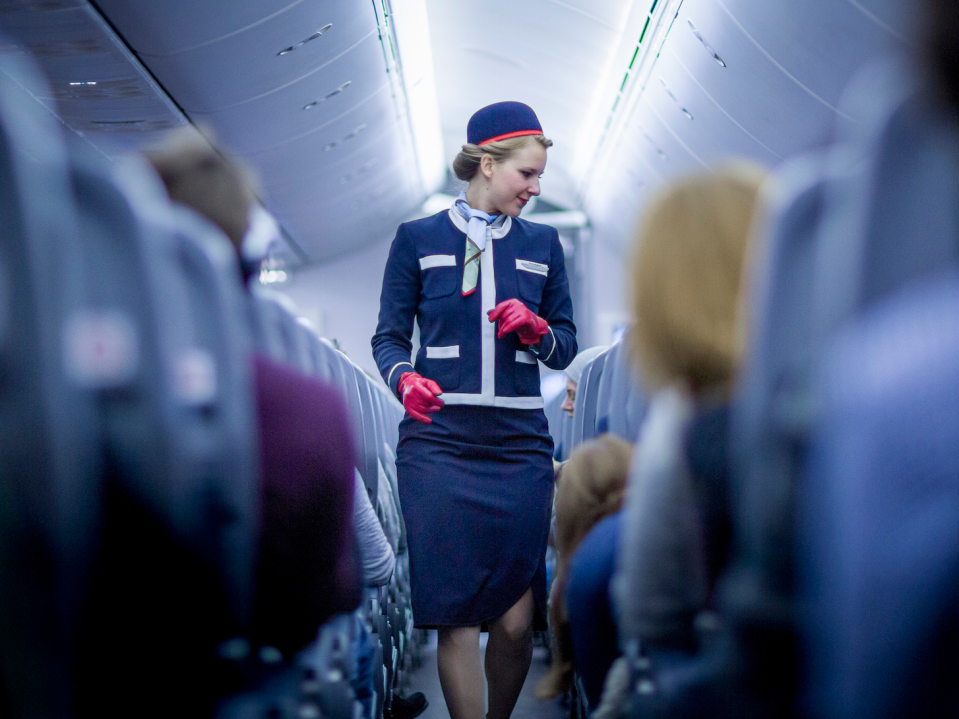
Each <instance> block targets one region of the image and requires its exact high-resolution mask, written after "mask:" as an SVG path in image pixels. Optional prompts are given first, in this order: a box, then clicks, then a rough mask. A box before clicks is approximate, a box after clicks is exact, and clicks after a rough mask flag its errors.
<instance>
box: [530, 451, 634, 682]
mask: <svg viewBox="0 0 959 719" xmlns="http://www.w3.org/2000/svg"><path fill="white" fill-rule="evenodd" d="M632 456H633V445H631V444H630V443H629V442H627V441H626V440H625V439H621V438H620V437H617V436H615V435H612V434H601V435H600V436H599V437H597V438H596V439H594V440H590V441H589V442H584V443H583V444H581V445H580V446H579V447H577V448H576V449H575V450H573V454H572V455H571V456H570V458H569V461H568V462H566V464H564V465H563V469H562V470H561V471H560V473H559V477H558V478H557V488H556V549H557V551H558V552H559V560H558V561H557V563H556V574H555V576H554V578H553V588H552V590H551V592H550V597H549V628H550V632H552V633H553V645H552V649H553V662H552V665H551V666H550V669H549V672H548V673H547V674H546V676H544V677H543V678H542V679H541V680H540V682H539V684H538V685H537V686H536V696H537V697H539V698H540V699H553V698H555V697H557V696H559V695H560V694H562V693H563V692H564V691H565V690H566V689H568V688H569V687H570V685H571V683H572V677H573V662H572V657H573V653H572V645H571V638H570V634H569V620H568V615H567V611H566V583H567V578H568V576H569V565H570V561H571V560H572V558H573V555H574V554H575V553H576V549H577V548H578V547H579V545H580V544H581V543H582V541H583V539H585V538H586V535H587V534H589V532H590V530H591V529H592V528H593V527H595V526H596V524H597V522H599V521H600V520H601V519H604V518H605V517H608V516H610V515H612V514H616V512H618V511H619V510H620V509H621V508H622V506H623V498H624V495H625V492H626V480H627V477H628V476H629V463H630V461H631V460H632Z"/></svg>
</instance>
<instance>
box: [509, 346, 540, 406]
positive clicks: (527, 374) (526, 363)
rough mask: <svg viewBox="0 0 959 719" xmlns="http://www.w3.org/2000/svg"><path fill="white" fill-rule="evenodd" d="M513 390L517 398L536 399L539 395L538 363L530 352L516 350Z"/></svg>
mask: <svg viewBox="0 0 959 719" xmlns="http://www.w3.org/2000/svg"><path fill="white" fill-rule="evenodd" d="M513 389H514V390H515V391H516V395H517V396H518V397H536V396H537V395H538V394H539V392H540V390H539V363H538V362H537V361H536V356H535V355H534V354H533V353H532V352H528V351H527V350H516V364H515V366H514V368H513Z"/></svg>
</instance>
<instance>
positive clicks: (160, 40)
mask: <svg viewBox="0 0 959 719" xmlns="http://www.w3.org/2000/svg"><path fill="white" fill-rule="evenodd" d="M411 2H412V0H336V2H332V1H330V0H325V1H323V2H319V1H318V0H295V1H292V2H291V0H282V2H277V1H276V0H243V1H242V2H239V1H237V0H201V1H197V0H97V1H96V2H95V3H90V2H87V1H86V0H4V2H2V3H0V31H2V32H3V33H4V34H5V35H7V36H8V38H10V39H9V40H8V41H6V42H5V43H3V44H2V45H0V52H3V53H23V52H30V53H31V54H33V55H34V56H35V57H37V59H38V60H39V62H40V64H41V66H42V67H43V69H44V70H45V71H46V73H47V74H48V76H49V78H50V81H51V85H50V89H49V90H46V89H44V88H27V89H28V90H30V91H31V92H32V93H33V94H34V96H35V97H36V98H37V99H38V100H39V101H40V102H42V103H43V104H45V105H46V106H47V107H49V108H50V109H51V111H53V112H56V113H57V114H58V115H59V117H60V118H61V119H62V120H63V121H64V123H65V124H66V125H68V126H69V127H71V128H72V129H73V130H74V131H75V132H77V134H79V135H81V136H82V137H84V138H85V139H86V141H87V142H89V143H90V144H91V145H93V146H94V147H96V148H97V149H99V150H100V151H102V152H104V153H105V154H107V155H112V154H115V153H117V152H121V151H124V150H129V149H134V148H143V147H147V146H150V145H151V144H155V142H156V141H157V139H158V138H159V137H160V136H161V135H162V134H163V133H164V132H166V131H167V130H169V129H172V128H184V127H186V128H189V127H191V126H194V125H195V126H198V127H200V128H201V129H202V128H210V129H212V131H213V133H214V137H215V141H216V142H217V143H218V145H219V146H220V147H221V148H222V149H223V150H224V151H227V152H231V153H235V154H236V155H237V156H238V157H240V158H242V159H243V160H245V161H246V162H247V163H249V164H250V165H251V166H252V167H253V168H254V169H255V170H256V171H257V173H258V174H259V176H260V178H261V182H262V189H263V200H264V202H265V204H266V206H267V207H268V208H269V209H270V210H271V211H272V212H273V213H274V215H275V216H276V217H277V219H278V220H279V221H280V223H281V225H282V226H283V228H284V230H285V231H286V233H287V234H288V236H289V240H290V246H291V248H293V251H294V255H291V258H290V259H293V258H295V259H296V260H297V261H301V262H320V261H325V260H329V259H331V258H334V257H336V256H339V255H343V254H347V253H350V252H353V251H356V250H358V249H360V248H362V247H364V246H366V245H368V244H369V243H371V242H374V241H376V240H379V239H383V238H384V237H385V236H389V235H390V234H392V232H393V230H394V229H395V226H396V224H398V223H399V222H401V221H402V220H403V219H405V218H407V217H408V216H409V213H410V211H411V210H413V209H414V208H415V207H417V206H418V205H419V204H420V203H421V202H422V200H423V199H424V196H425V194H426V190H427V189H431V188H426V187H425V186H424V185H425V184H427V183H426V181H424V180H422V179H421V177H420V172H422V168H421V167H420V168H418V166H417V162H418V157H419V158H420V159H422V153H420V154H419V155H418V154H417V153H416V151H415V149H414V148H415V147H416V138H414V136H413V132H412V130H413V129H414V128H412V126H411V122H412V120H411V119H410V118H411V117H412V115H411V114H410V112H409V108H410V107H411V106H410V105H409V104H408V99H407V95H406V92H407V90H408V89H410V88H407V87H406V86H405V85H404V82H405V80H404V77H403V72H402V63H401V60H402V56H403V46H402V45H399V46H395V45H394V41H395V39H396V36H395V34H393V33H395V28H394V27H393V17H392V15H391V13H393V12H394V10H393V9H391V7H392V8H395V9H396V12H398V13H402V11H403V9H404V7H406V8H407V9H408V8H409V7H410V3H411ZM425 3H426V8H427V10H428V19H429V39H430V43H429V44H430V46H431V51H432V65H433V74H434V75H435V85H436V101H437V103H438V112H439V123H440V126H441V130H442V144H443V147H444V150H445V156H446V162H447V163H449V162H451V161H452V159H453V157H455V155H456V153H457V152H458V151H459V148H460V146H461V145H462V143H463V142H464V141H465V134H466V124H467V121H468V119H469V117H470V115H471V114H472V113H473V112H475V111H476V110H477V109H478V108H480V107H482V106H484V105H487V104H489V103H492V102H497V101H501V100H519V101H522V102H526V103H528V104H529V105H531V106H532V107H533V108H534V109H535V110H536V112H537V114H538V115H539V117H540V120H541V122H542V124H543V127H544V130H545V132H546V134H547V136H549V137H550V138H552V139H553V140H554V142H555V146H554V147H553V148H552V149H551V150H550V152H549V164H548V166H547V170H546V174H545V176H544V178H543V182H542V188H543V197H544V199H546V200H548V201H549V202H551V203H552V204H554V205H556V206H559V207H565V208H580V209H584V210H585V211H586V212H587V214H588V215H589V217H590V221H591V223H592V227H593V234H594V236H595V237H596V238H597V239H598V240H599V241H601V242H606V243H609V244H610V245H611V246H612V247H613V248H615V249H618V250H622V249H623V248H624V247H625V246H626V244H627V242H628V239H629V237H630V236H631V234H632V232H633V228H634V226H635V223H636V220H637V218H638V216H639V214H640V213H641V211H642V207H643V203H644V202H645V201H646V198H648V197H649V195H650V193H651V192H652V191H653V190H655V188H656V187H657V186H658V185H660V184H661V183H663V182H665V181H667V180H668V179H669V178H671V177H675V176H677V175H679V174H682V173H686V172H689V171H693V170H696V169H706V170H709V169H713V168H715V167H716V166H717V165H718V164H720V163H722V162H723V161H725V160H726V159H727V158H729V157H744V158H749V159H752V160H755V161H757V162H760V163H763V164H764V165H767V166H773V165H776V164H778V163H781V162H784V161H789V158H790V157H791V156H793V155H795V154H796V153H800V152H803V151H805V150H808V149H810V148H812V147H815V146H816V145H819V144H821V143H823V142H825V141H826V140H827V139H828V138H829V137H830V134H831V133H832V132H834V131H835V130H836V129H837V128H838V129H842V128H843V127H844V126H851V125H853V124H854V123H855V122H856V116H855V115H856V112H855V107H853V108H851V109H848V108H847V109H846V110H844V111H840V110H839V109H838V108H839V107H840V104H841V98H842V94H843V88H844V87H845V86H846V84H847V83H848V81H849V80H850V78H851V77H852V76H853V75H854V74H855V72H856V70H857V69H858V68H859V67H860V66H862V64H863V63H865V62H866V61H867V60H869V59H870V58H874V57H876V56H878V55H881V54H883V53H888V52H889V51H896V50H900V49H902V48H903V47H905V46H906V45H907V44H908V38H909V37H910V35H911V33H910V31H909V27H910V22H909V21H910V19H911V17H910V10H911V8H910V6H909V4H907V3H905V2H903V0H801V1H797V0H524V1H523V2H515V1H514V2H508V1H507V0H482V1H481V0H425ZM402 17H403V16H402V15H400V16H398V17H397V22H400V23H401V25H402ZM407 17H419V16H417V15H415V13H414V14H413V15H408V16H407ZM410 22H413V21H412V20H411V21H410ZM421 24H422V23H421V21H420V25H421ZM407 49H409V46H407ZM418 50H419V48H413V53H412V54H410V55H408V59H410V60H411V65H410V67H412V66H413V59H414V57H413V56H414V55H416V53H417V51H418ZM428 56H429V55H428V54H426V55H425V56H424V55H422V53H420V54H419V55H417V56H416V58H415V60H416V61H417V62H419V67H420V68H422V67H423V62H424V57H426V58H428ZM427 65H428V61H427ZM418 72H420V73H422V72H423V70H422V69H420V70H419V71H418ZM421 79H422V74H420V75H418V76H417V78H416V79H415V80H414V81H413V82H412V84H411V86H410V87H411V88H413V89H415V88H417V87H419V91H420V92H421V91H422V88H423V87H424V86H421V85H420V84H419V83H420V81H421ZM844 107H845V106H844ZM434 115H435V113H434ZM417 132H419V133H420V135H417V137H422V128H420V129H419V130H417ZM434 134H435V133H434ZM437 163H438V160H437Z"/></svg>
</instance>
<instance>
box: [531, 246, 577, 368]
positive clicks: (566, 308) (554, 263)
mask: <svg viewBox="0 0 959 719" xmlns="http://www.w3.org/2000/svg"><path fill="white" fill-rule="evenodd" d="M539 316H540V317H542V318H543V319H544V320H546V322H547V324H548V325H549V328H548V331H547V332H546V334H545V335H543V339H542V340H541V341H540V343H539V345H536V346H534V347H533V349H534V350H535V353H536V354H537V355H538V357H539V361H540V362H542V363H543V364H544V365H546V366H547V367H549V368H550V369H555V370H563V369H566V367H568V366H569V363H570V362H572V361H573V358H574V357H575V356H576V352H577V349H578V348H577V345H576V325H575V324H573V301H572V299H571V298H570V296H569V282H568V280H567V278H566V258H565V256H564V254H563V245H562V244H561V243H560V241H559V234H558V233H557V232H555V231H554V232H553V239H552V241H551V247H550V259H549V274H548V275H547V277H546V287H544V288H543V300H542V302H540V305H539Z"/></svg>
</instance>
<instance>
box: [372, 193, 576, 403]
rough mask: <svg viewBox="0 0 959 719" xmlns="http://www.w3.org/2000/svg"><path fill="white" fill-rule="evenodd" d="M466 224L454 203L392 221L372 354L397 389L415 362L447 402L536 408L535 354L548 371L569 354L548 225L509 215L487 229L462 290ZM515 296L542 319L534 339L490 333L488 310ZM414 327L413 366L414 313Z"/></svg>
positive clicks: (564, 287) (557, 254) (563, 291)
mask: <svg viewBox="0 0 959 719" xmlns="http://www.w3.org/2000/svg"><path fill="white" fill-rule="evenodd" d="M466 228H467V223H466V220H464V219H463V218H462V217H461V216H460V215H459V214H458V213H456V212H455V211H453V210H450V211H448V212H440V213H438V214H436V215H433V216H432V217H427V218H424V219H422V220H416V221H415V222H407V223H405V224H402V225H400V227H399V229H398V230H397V231H396V238H395V239H394V240H393V246H392V248H391V249H390V258H389V260H388V262H387V264H386V274H385V276H384V278H383V293H382V295H381V297H380V318H379V325H378V326H377V328H376V334H375V335H374V336H373V356H374V358H375V359H376V364H377V366H378V367H379V370H380V373H381V374H382V375H383V379H384V380H386V383H387V384H388V385H389V386H390V389H391V390H392V391H393V392H394V393H396V392H397V388H396V385H397V382H398V381H399V378H400V375H402V374H403V373H404V372H409V371H410V370H411V369H415V371H416V372H419V373H420V374H421V375H423V376H424V377H428V378H429V379H432V380H434V381H435V382H436V383H437V384H439V386H440V388H442V390H443V394H442V399H443V401H444V402H445V403H446V404H448V405H479V406H484V407H505V408H511V409H538V408H541V407H542V406H543V398H542V396H541V394H540V386H539V367H538V366H537V363H536V361H537V355H538V358H539V360H540V361H541V362H543V364H545V365H546V366H547V367H550V368H551V369H557V370H562V369H566V367H567V365H569V363H570V362H571V361H572V360H573V357H575V356H576V326H575V325H574V324H573V303H572V301H571V300H570V296H569V284H568V282H567V280H566V265H565V258H564V257H563V247H562V245H561V244H560V242H559V235H558V234H557V232H556V230H555V229H554V228H552V227H548V226H546V225H537V224H535V223H532V222H526V221H525V220H517V219H513V218H507V219H506V222H504V223H503V226H502V227H501V228H499V229H498V230H496V231H493V230H492V228H490V229H489V230H488V232H490V236H489V237H490V239H488V241H487V243H486V249H485V250H484V252H483V254H482V256H481V260H480V274H479V282H478V284H477V289H476V291H475V292H473V293H472V294H470V295H468V296H466V297H464V296H463V294H462V283H463V259H464V255H465V253H466ZM511 298H517V299H519V300H520V301H522V302H523V304H525V305H526V306H527V307H528V308H529V309H530V310H531V311H532V312H534V313H535V314H537V315H539V316H540V317H542V318H543V319H545V320H546V321H547V322H548V323H549V332H548V333H547V334H546V335H544V336H543V339H542V340H541V342H540V344H539V345H536V346H534V347H533V348H532V350H531V349H530V348H527V347H526V346H525V345H523V344H522V343H521V342H520V340H519V337H518V336H517V334H516V333H515V332H510V333H509V334H508V335H506V336H505V337H503V338H502V339H497V337H496V324H495V323H492V322H490V321H489V319H488V318H487V312H489V311H490V310H492V309H493V308H494V307H496V305H497V304H499V303H500V302H502V301H504V300H508V299H511ZM414 318H415V319H416V320H417V322H418V324H419V328H420V345H421V346H420V349H419V352H417V355H416V364H415V367H413V366H412V365H411V363H410V359H411V357H410V355H411V353H412V350H413V343H412V341H411V337H412V334H413V320H414Z"/></svg>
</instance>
